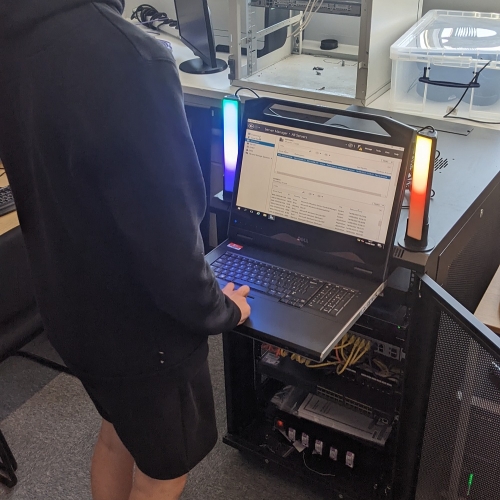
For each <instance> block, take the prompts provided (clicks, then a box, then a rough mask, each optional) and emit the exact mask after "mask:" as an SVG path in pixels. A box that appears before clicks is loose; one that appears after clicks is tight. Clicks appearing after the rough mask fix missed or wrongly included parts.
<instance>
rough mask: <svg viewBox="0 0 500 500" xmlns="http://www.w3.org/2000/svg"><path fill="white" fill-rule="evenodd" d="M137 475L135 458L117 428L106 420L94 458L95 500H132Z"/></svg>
mask: <svg viewBox="0 0 500 500" xmlns="http://www.w3.org/2000/svg"><path fill="white" fill-rule="evenodd" d="M133 474H134V459H133V458H132V455H131V454H130V453H129V451H128V450H127V448H125V446H124V445H123V443H122V442H121V440H120V438H119V437H118V434H117V433H116V431H115V428H114V427H113V425H112V424H110V423H109V422H107V421H106V420H103V421H102V425H101V431H100V432H99V437H98V439H97V443H96V445H95V448H94V456H93V457H92V467H91V483H92V498H93V500H128V498H129V496H130V491H131V490H132V481H133Z"/></svg>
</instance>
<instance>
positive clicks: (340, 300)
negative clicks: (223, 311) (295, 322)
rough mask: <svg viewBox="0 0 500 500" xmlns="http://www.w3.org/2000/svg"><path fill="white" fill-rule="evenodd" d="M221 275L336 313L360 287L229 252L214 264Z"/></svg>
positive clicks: (298, 303) (284, 299)
mask: <svg viewBox="0 0 500 500" xmlns="http://www.w3.org/2000/svg"><path fill="white" fill-rule="evenodd" d="M211 267H212V270H213V271H214V274H215V276H216V277H217V278H219V279H223V280H226V281H232V282H233V283H236V284H237V285H248V286H249V287H250V288H251V289H252V290H257V291H259V292H261V293H264V294H266V295H269V296H272V297H277V298H279V299H280V302H282V303H284V304H288V305H291V306H293V307H298V308H301V307H309V308H311V309H315V310H318V311H323V312H324V313H327V314H330V315H332V316H337V315H338V314H339V313H340V311H342V309H343V308H344V307H345V306H346V305H347V304H348V303H349V302H350V301H351V299H352V298H353V297H354V296H355V295H356V293H357V290H353V289H351V288H347V287H343V286H340V285H335V284H334V283H328V282H326V281H321V280H318V279H316V278H312V277H310V276H306V275H304V274H300V273H295V272H293V271H289V270H287V269H283V268H282V267H277V266H272V265H270V264H265V263H263V262H259V261H258V260H254V259H250V258H248V257H243V256H241V255H235V254H234V253H232V252H226V253H225V254H223V255H221V256H220V257H219V258H218V259H217V260H216V261H215V262H213V263H212V265H211Z"/></svg>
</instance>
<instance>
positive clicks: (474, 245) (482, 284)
mask: <svg viewBox="0 0 500 500" xmlns="http://www.w3.org/2000/svg"><path fill="white" fill-rule="evenodd" d="M499 191H500V189H499V188H498V187H497V188H496V189H495V190H494V191H493V192H492V193H491V194H490V195H489V196H488V198H487V199H486V200H485V202H484V203H483V205H482V206H481V207H480V208H478V209H477V210H476V212H475V213H474V215H473V216H472V217H471V219H470V220H469V221H468V222H467V224H466V225H465V226H464V227H463V228H462V229H461V230H460V232H459V233H458V234H457V237H456V238H455V239H454V240H453V241H452V243H451V244H450V245H449V246H448V247H447V248H446V250H445V251H444V252H443V253H442V255H441V256H440V258H439V271H438V281H439V282H440V283H443V287H444V289H445V290H446V291H447V292H449V293H450V294H451V295H452V296H453V297H454V298H455V299H457V300H458V301H459V302H460V303H461V304H462V305H463V306H464V307H466V308H467V309H468V310H469V311H471V312H472V311H474V310H475V309H476V307H477V305H478V304H479V302H480V300H481V297H482V296H483V295H484V292H485V291H486V288H487V287H488V284H489V283H490V281H491V278H492V277H493V275H494V274H495V272H496V270H497V269H498V266H499V265H500V250H499V244H500V243H499V241H500V206H499V205H500V192H499ZM498 498H500V494H499V497H498Z"/></svg>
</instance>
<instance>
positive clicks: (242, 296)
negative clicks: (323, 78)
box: [222, 283, 250, 325]
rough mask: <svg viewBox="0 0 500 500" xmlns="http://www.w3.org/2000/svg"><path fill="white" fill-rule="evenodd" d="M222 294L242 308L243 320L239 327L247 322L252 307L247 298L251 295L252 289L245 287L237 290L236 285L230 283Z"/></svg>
mask: <svg viewBox="0 0 500 500" xmlns="http://www.w3.org/2000/svg"><path fill="white" fill-rule="evenodd" d="M222 293H223V294H224V295H226V296H227V297H229V298H230V299H231V300H232V301H233V302H234V303H235V304H236V305H237V306H238V307H239V308H240V312H241V319H240V322H239V323H238V325H241V324H242V323H244V322H245V321H246V320H247V318H248V316H250V306H249V304H248V302H247V299H246V296H247V295H248V294H249V293H250V288H249V287H248V286H246V285H243V286H240V287H239V288H238V289H237V290H235V289H234V283H228V284H227V285H226V286H225V287H224V288H223V289H222Z"/></svg>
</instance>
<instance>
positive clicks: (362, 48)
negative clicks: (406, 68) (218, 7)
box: [229, 0, 422, 105]
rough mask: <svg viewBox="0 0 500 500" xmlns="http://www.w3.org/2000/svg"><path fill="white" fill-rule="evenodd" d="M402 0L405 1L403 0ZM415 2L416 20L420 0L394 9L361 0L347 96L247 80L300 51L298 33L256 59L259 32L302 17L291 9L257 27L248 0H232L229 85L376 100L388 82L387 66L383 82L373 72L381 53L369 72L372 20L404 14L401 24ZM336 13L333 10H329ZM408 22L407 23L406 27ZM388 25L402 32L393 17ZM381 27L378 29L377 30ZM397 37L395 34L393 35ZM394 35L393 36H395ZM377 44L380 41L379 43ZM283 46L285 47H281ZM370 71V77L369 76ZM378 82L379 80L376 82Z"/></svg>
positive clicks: (385, 1) (385, 2)
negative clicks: (244, 51)
mask: <svg viewBox="0 0 500 500" xmlns="http://www.w3.org/2000/svg"><path fill="white" fill-rule="evenodd" d="M374 2H375V3H376V9H374ZM403 3H404V2H403ZM410 5H412V6H414V7H415V11H414V15H415V21H417V19H418V18H419V17H420V15H421V11H422V0H406V3H405V4H404V5H403V6H402V7H401V6H400V7H398V8H399V9H400V10H399V11H396V13H394V3H393V2H392V1H391V0H361V16H360V36H359V45H358V54H357V62H358V66H357V77H356V84H355V96H354V97H346V96H341V95H336V94H333V93H332V94H328V93H323V92H317V91H315V90H306V89H303V88H290V87H284V86H280V85H272V84H268V83H258V82H254V81H251V82H250V81H248V80H247V78H249V77H250V76H252V75H254V74H255V73H257V72H258V71H262V70H264V69H266V68H267V67H268V66H270V65H272V64H275V63H277V62H279V61H281V60H283V59H285V58H287V57H289V56H291V55H293V54H301V53H302V37H299V40H298V45H297V44H296V42H295V40H294V39H293V38H296V37H293V38H291V39H290V41H289V42H287V43H285V45H284V47H283V48H282V49H279V50H276V51H274V52H273V53H271V54H268V55H267V56H264V57H262V58H259V60H258V61H257V49H256V46H257V40H258V39H259V38H262V36H265V35H268V34H270V33H273V32H274V31H276V30H278V29H281V28H283V27H287V26H288V30H290V29H291V26H293V25H296V24H297V22H300V21H301V15H300V13H299V14H297V11H292V10H291V11H290V15H291V17H290V18H289V19H288V20H286V21H280V22H279V23H276V24H274V25H273V26H269V27H267V28H265V29H262V30H260V31H257V29H256V11H255V9H257V8H263V7H254V6H252V5H249V1H248V0H234V1H231V2H229V32H230V35H231V36H230V39H231V43H230V56H229V66H230V68H231V69H230V75H229V79H230V80H231V83H232V85H235V86H239V87H245V86H246V87H250V88H252V89H255V90H261V91H264V92H273V93H279V94H285V95H294V96H297V97H301V98H308V99H316V100H323V101H330V102H337V103H340V104H360V105H366V104H369V103H370V102H372V101H373V100H375V99H376V98H377V97H379V96H380V95H382V94H383V93H384V92H385V91H386V90H387V89H388V88H389V86H390V70H389V71H386V70H385V69H384V74H385V73H387V75H386V77H382V80H383V82H380V78H378V76H377V75H376V73H377V72H379V70H378V67H379V66H380V64H379V61H378V60H377V58H379V57H380V53H377V54H375V55H372V59H374V60H373V62H372V67H371V68H372V69H371V73H369V70H368V62H369V58H370V43H371V40H372V37H373V36H374V35H373V34H372V32H373V28H374V26H373V25H374V23H383V22H384V19H387V18H388V16H391V15H392V17H394V15H396V16H397V15H398V14H399V15H401V16H405V15H406V18H404V19H402V23H403V24H407V23H408V19H409V16H410V14H408V12H411V11H412V9H411V8H408V6H410ZM242 9H245V13H246V15H245V19H246V20H247V26H246V29H245V28H244V27H243V29H242V22H241V17H240V15H241V13H242ZM329 15H335V14H329ZM409 27H410V26H409V25H408V26H406V28H409ZM390 29H391V30H392V31H394V34H395V35H396V34H397V35H398V36H400V35H401V34H402V33H400V32H399V31H397V30H395V29H394V19H391V24H390ZM379 31H380V30H379ZM242 32H246V33H247V36H246V37H244V38H243V39H242V38H241V35H240V33H242ZM396 38H397V37H396ZM396 38H395V40H396ZM245 42H246V44H247V59H246V64H245V62H244V59H243V57H242V56H241V45H242V43H245ZM379 47H380V45H379ZM283 49H285V50H283ZM384 57H385V59H387V61H385V63H384V64H385V65H387V64H390V61H389V53H388V50H387V55H386V56H384ZM370 75H371V76H372V77H373V78H370ZM369 79H370V80H369ZM372 79H373V80H374V82H375V85H373V84H372V85H369V82H371V80H372ZM377 82H378V83H377Z"/></svg>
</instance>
